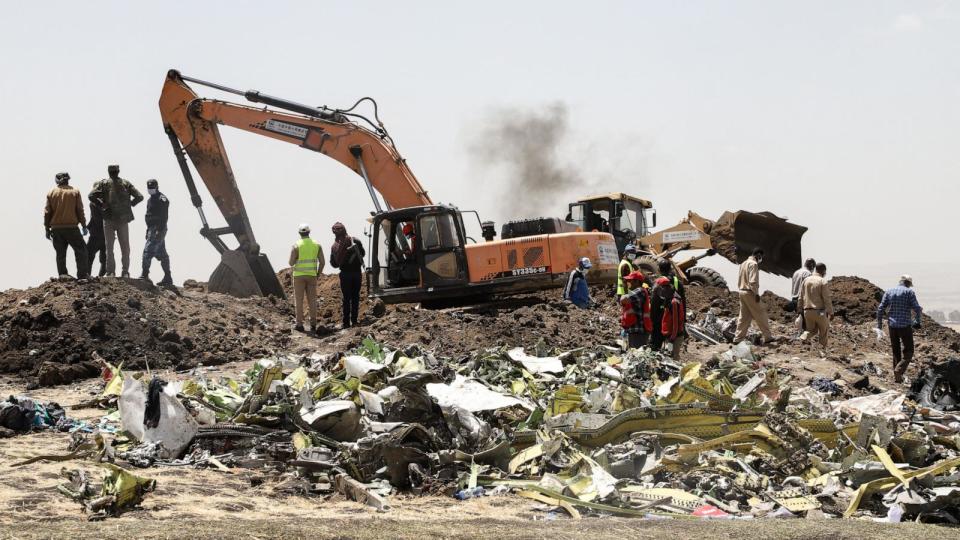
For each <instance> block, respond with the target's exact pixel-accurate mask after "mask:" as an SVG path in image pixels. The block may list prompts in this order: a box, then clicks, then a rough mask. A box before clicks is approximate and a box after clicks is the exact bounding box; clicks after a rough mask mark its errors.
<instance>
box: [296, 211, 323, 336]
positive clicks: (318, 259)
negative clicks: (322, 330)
mask: <svg viewBox="0 0 960 540" xmlns="http://www.w3.org/2000/svg"><path fill="white" fill-rule="evenodd" d="M298 232H299V233H300V240H298V241H297V243H296V244H294V245H293V249H291V250H290V267H291V268H293V303H294V306H295V308H296V312H297V325H296V326H295V327H294V328H295V329H296V330H298V331H300V332H303V331H304V329H303V300H304V298H306V300H307V305H308V306H309V307H310V330H311V331H312V332H316V331H317V276H318V275H319V274H320V272H322V271H323V266H324V264H325V263H324V260H323V248H321V247H320V244H317V243H316V242H314V241H313V239H311V238H310V225H307V224H306V223H303V224H302V225H300V228H299V229H298Z"/></svg>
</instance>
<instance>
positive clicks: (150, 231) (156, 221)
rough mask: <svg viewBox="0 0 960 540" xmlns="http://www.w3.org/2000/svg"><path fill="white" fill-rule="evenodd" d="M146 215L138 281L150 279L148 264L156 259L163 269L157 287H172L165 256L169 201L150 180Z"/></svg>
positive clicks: (152, 180) (167, 257) (156, 183)
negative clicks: (144, 240)
mask: <svg viewBox="0 0 960 540" xmlns="http://www.w3.org/2000/svg"><path fill="white" fill-rule="evenodd" d="M147 193H148V194H149V195H150V198H149V199H147V213H146V214H144V215H143V220H144V221H145V222H146V223H147V242H146V244H144V246H143V272H142V273H141V274H140V279H146V280H149V279H150V263H151V261H152V260H153V259H154V258H156V259H157V260H158V261H160V268H162V269H163V279H162V280H160V282H159V285H166V286H170V285H173V278H172V277H171V276H170V256H169V255H167V243H166V238H167V216H168V215H169V210H170V201H169V200H168V199H167V196H166V195H164V194H163V193H160V185H159V183H158V182H157V181H156V180H154V179H153V178H151V179H150V180H147Z"/></svg>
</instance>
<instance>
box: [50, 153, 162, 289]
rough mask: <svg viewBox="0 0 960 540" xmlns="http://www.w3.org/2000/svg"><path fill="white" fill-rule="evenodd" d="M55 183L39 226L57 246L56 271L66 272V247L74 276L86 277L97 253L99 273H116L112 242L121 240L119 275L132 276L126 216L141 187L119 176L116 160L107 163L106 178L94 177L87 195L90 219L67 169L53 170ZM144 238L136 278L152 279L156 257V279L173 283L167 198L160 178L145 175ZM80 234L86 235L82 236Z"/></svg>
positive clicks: (129, 216) (129, 215)
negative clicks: (73, 262)
mask: <svg viewBox="0 0 960 540" xmlns="http://www.w3.org/2000/svg"><path fill="white" fill-rule="evenodd" d="M55 182H56V187H54V188H53V189H52V190H50V192H49V193H47V203H46V206H45V207H44V210H43V226H44V231H45V234H46V238H47V240H50V241H51V243H52V244H53V249H54V251H55V252H56V262H57V273H58V275H60V276H69V275H70V274H69V271H68V269H67V249H68V248H69V249H72V250H73V254H74V258H75V260H76V268H77V270H76V274H77V278H78V279H86V278H88V277H90V275H91V273H92V271H93V262H94V260H95V259H96V258H98V255H99V261H100V271H99V275H100V276H115V275H116V259H115V257H114V248H115V245H116V244H117V243H119V245H120V265H121V266H120V275H121V276H122V277H130V228H129V225H130V222H131V221H133V219H134V215H133V207H134V206H136V205H138V204H140V203H141V202H143V200H144V197H143V195H142V194H141V193H140V191H139V190H137V188H136V187H135V186H134V185H133V184H132V183H130V182H128V181H127V180H124V179H123V178H120V166H119V165H109V166H108V167H107V178H104V179H102V180H99V181H97V182H96V183H95V184H94V185H93V189H92V190H90V193H89V195H87V199H88V201H89V205H90V220H89V221H87V218H86V213H85V212H84V206H85V205H84V202H83V197H82V196H81V195H80V191H79V190H77V189H76V188H74V187H73V186H71V185H70V174H69V173H67V172H61V173H57V174H56V176H55ZM146 185H147V193H148V195H149V198H148V199H147V210H146V213H145V214H144V221H146V224H147V235H146V242H145V244H144V248H143V257H142V271H141V274H140V279H150V264H151V262H152V260H153V259H157V260H159V261H160V267H161V268H162V269H163V279H161V280H160V281H159V284H160V285H172V284H173V277H172V276H171V275H170V257H169V255H167V249H166V241H165V240H166V235H167V216H168V211H169V206H170V201H169V200H168V199H167V197H166V195H164V194H163V193H161V192H160V189H159V183H158V182H157V181H156V180H154V179H150V180H147V183H146ZM84 237H88V238H87V240H84Z"/></svg>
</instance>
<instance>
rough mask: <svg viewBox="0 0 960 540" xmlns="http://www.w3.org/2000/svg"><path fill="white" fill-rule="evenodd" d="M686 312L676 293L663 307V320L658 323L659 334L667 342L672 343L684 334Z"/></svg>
mask: <svg viewBox="0 0 960 540" xmlns="http://www.w3.org/2000/svg"><path fill="white" fill-rule="evenodd" d="M686 322H687V310H686V307H685V306H684V305H683V300H682V299H681V298H680V295H679V294H677V293H674V294H673V298H672V299H670V301H669V302H668V303H667V304H666V305H664V306H663V319H661V321H660V332H661V333H662V334H663V337H664V339H666V340H667V341H674V340H675V339H677V336H682V335H684V334H686V331H685V329H686Z"/></svg>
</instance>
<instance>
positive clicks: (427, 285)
mask: <svg viewBox="0 0 960 540" xmlns="http://www.w3.org/2000/svg"><path fill="white" fill-rule="evenodd" d="M465 240H466V235H465V231H464V227H463V218H462V217H461V215H460V211H459V210H457V209H456V208H453V207H449V206H418V207H413V208H404V209H402V210H394V211H390V212H382V213H379V214H377V215H375V216H374V217H373V239H372V253H371V267H370V278H371V283H370V291H372V292H373V294H374V295H375V296H383V297H397V300H398V301H404V300H401V299H402V298H407V297H409V298H414V297H422V295H423V293H424V292H427V293H429V292H431V291H433V290H435V289H437V288H444V287H454V286H462V285H464V284H466V283H467V281H468V272H467V261H466V254H465V251H464V245H465Z"/></svg>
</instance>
